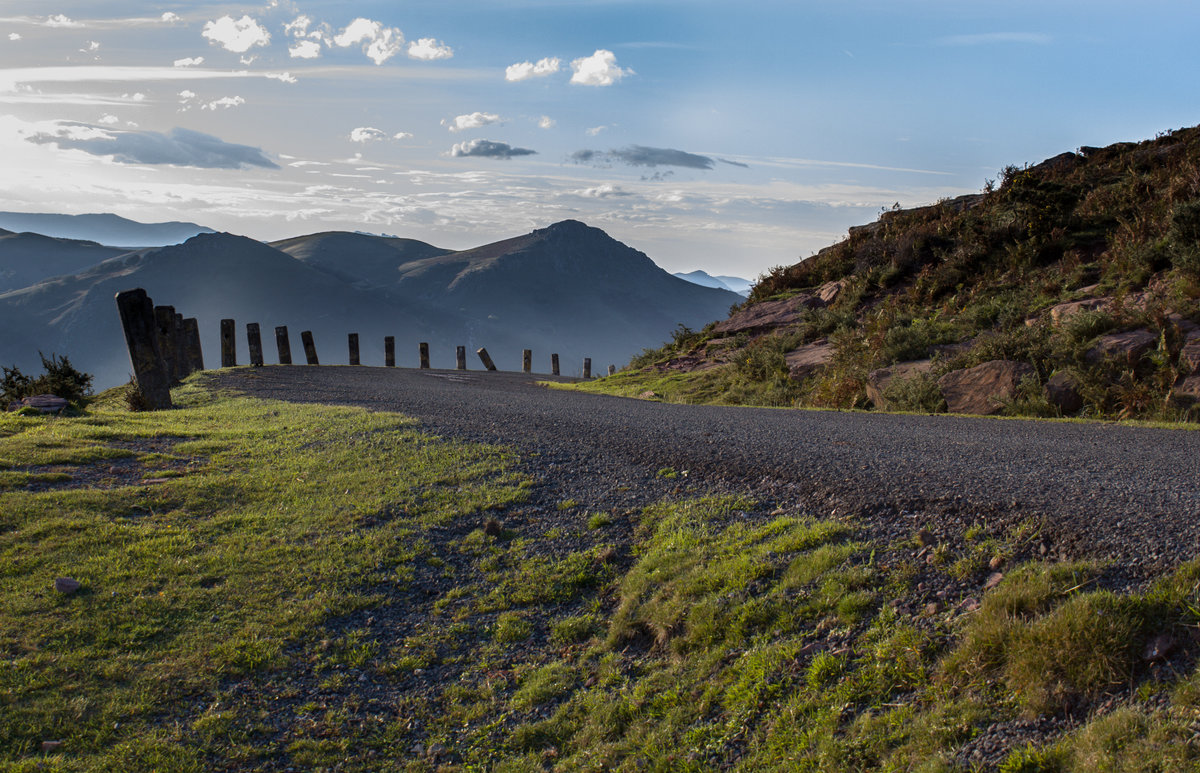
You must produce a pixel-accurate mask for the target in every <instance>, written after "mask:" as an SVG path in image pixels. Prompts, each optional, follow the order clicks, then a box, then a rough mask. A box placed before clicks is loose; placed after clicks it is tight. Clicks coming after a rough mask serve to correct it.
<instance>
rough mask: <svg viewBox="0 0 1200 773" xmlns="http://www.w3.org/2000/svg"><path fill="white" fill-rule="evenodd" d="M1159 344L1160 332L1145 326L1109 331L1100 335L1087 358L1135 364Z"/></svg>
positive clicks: (1094, 360) (1090, 360)
mask: <svg viewBox="0 0 1200 773" xmlns="http://www.w3.org/2000/svg"><path fill="white" fill-rule="evenodd" d="M1157 345H1158V333H1155V332H1152V331H1150V330H1146V329H1145V328H1138V329H1137V330H1126V331H1124V332H1121V333H1109V334H1108V335H1106V336H1100V338H1099V339H1098V340H1097V341H1096V345H1095V346H1093V347H1092V348H1091V350H1090V351H1088V353H1087V360H1088V362H1093V363H1095V362H1100V361H1101V360H1117V361H1118V362H1120V363H1122V364H1124V365H1129V366H1134V365H1137V364H1138V362H1140V361H1141V359H1142V357H1144V356H1146V352H1148V351H1150V350H1151V349H1153V348H1154V347H1155V346H1157Z"/></svg>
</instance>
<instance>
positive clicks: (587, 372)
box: [583, 357, 592, 378]
mask: <svg viewBox="0 0 1200 773" xmlns="http://www.w3.org/2000/svg"><path fill="white" fill-rule="evenodd" d="M583 377H584V378H591V377H592V358H591V357H584V358H583Z"/></svg>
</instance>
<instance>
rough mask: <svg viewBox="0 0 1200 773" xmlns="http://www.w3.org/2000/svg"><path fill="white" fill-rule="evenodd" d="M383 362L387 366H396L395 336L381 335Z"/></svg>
mask: <svg viewBox="0 0 1200 773" xmlns="http://www.w3.org/2000/svg"><path fill="white" fill-rule="evenodd" d="M383 364H384V365H386V366H387V367H389V368H394V367H396V336H384V337H383Z"/></svg>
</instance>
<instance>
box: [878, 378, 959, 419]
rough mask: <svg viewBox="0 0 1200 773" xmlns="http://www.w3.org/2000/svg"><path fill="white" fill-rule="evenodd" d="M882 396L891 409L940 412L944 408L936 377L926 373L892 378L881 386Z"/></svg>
mask: <svg viewBox="0 0 1200 773" xmlns="http://www.w3.org/2000/svg"><path fill="white" fill-rule="evenodd" d="M883 398H884V401H885V402H886V403H887V407H888V410H892V411H914V412H919V413H941V412H942V411H945V410H946V398H945V397H943V396H942V389H941V387H939V386H938V383H937V379H935V378H934V377H933V376H931V375H929V374H928V373H918V374H917V375H915V376H913V377H912V378H893V379H892V380H891V381H890V382H888V385H887V386H886V387H884V388H883Z"/></svg>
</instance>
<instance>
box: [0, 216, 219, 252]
mask: <svg viewBox="0 0 1200 773" xmlns="http://www.w3.org/2000/svg"><path fill="white" fill-rule="evenodd" d="M0 228H4V229H7V230H9V231H33V232H36V233H40V234H45V235H46V236H53V237H56V238H60V239H81V240H85V241H93V242H100V243H101V244H109V245H112V246H115V247H129V248H133V247H162V246H166V245H168V244H179V243H180V242H183V241H186V240H188V239H190V238H192V237H193V236H196V235H197V234H202V233H215V232H214V231H213V230H212V229H211V228H205V227H204V226H202V225H196V224H195V223H182V222H179V221H175V220H173V221H170V222H166V223H140V222H138V221H136V220H130V219H128V218H124V217H121V216H120V215H114V214H111V213H107V212H106V213H103V214H89V215H60V214H57V213H50V212H0Z"/></svg>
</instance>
